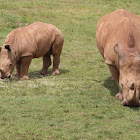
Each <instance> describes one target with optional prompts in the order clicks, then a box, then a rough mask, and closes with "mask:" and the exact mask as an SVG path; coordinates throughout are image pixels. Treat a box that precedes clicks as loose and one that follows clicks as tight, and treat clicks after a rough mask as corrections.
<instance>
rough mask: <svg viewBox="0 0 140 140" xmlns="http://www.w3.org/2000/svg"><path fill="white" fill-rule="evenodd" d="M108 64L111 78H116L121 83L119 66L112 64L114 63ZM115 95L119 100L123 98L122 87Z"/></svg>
mask: <svg viewBox="0 0 140 140" xmlns="http://www.w3.org/2000/svg"><path fill="white" fill-rule="evenodd" d="M108 66H109V69H110V72H111V74H112V77H111V79H113V80H116V82H117V83H118V85H119V71H118V70H117V68H116V67H115V66H112V65H108ZM115 97H116V98H117V99H119V100H123V95H122V90H121V89H120V90H119V93H117V94H116V96H115Z"/></svg>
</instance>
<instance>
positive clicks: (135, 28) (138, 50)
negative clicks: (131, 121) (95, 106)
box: [96, 9, 140, 106]
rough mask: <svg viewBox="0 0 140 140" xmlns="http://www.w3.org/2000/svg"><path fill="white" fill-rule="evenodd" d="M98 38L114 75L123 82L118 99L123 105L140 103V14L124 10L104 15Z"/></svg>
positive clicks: (98, 44) (137, 104)
mask: <svg viewBox="0 0 140 140" xmlns="http://www.w3.org/2000/svg"><path fill="white" fill-rule="evenodd" d="M96 41H97V46H98V48H99V51H100V53H101V55H102V57H103V58H104V59H105V63H106V64H108V66H109V69H110V72H111V74H112V78H113V79H115V80H116V81H117V83H118V84H119V88H120V90H119V93H118V94H117V95H116V98H119V99H120V100H121V99H122V100H123V103H122V104H123V105H126V106H139V104H140V103H139V97H140V16H137V15H135V14H132V13H130V12H127V11H125V10H123V9H120V10H116V11H115V12H113V13H110V14H108V15H106V16H104V17H102V18H101V19H100V20H99V22H98V26H97V32H96Z"/></svg>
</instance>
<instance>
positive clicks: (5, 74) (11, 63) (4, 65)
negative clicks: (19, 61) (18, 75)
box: [0, 45, 16, 79]
mask: <svg viewBox="0 0 140 140" xmlns="http://www.w3.org/2000/svg"><path fill="white" fill-rule="evenodd" d="M15 64H16V61H15V55H14V53H13V52H12V50H11V47H10V45H4V46H3V47H1V48H0V72H1V78H2V79H3V78H10V77H11V74H12V72H13V70H14V67H15Z"/></svg>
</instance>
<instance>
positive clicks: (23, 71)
mask: <svg viewBox="0 0 140 140" xmlns="http://www.w3.org/2000/svg"><path fill="white" fill-rule="evenodd" d="M31 61H32V56H26V57H23V58H21V67H20V80H28V79H29V77H28V69H29V65H30V63H31Z"/></svg>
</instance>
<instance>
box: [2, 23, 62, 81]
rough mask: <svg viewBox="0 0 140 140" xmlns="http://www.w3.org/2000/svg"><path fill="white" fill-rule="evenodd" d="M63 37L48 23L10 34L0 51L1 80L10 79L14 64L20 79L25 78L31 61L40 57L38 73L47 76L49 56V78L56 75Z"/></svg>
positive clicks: (35, 24)
mask: <svg viewBox="0 0 140 140" xmlns="http://www.w3.org/2000/svg"><path fill="white" fill-rule="evenodd" d="M63 41H64V39H63V35H62V33H61V31H60V30H59V29H57V28H56V27H55V26H53V25H51V24H46V23H42V22H36V23H33V24H31V25H29V26H26V27H20V28H17V29H15V30H13V31H12V32H10V33H9V34H8V35H7V37H6V40H5V43H4V46H3V47H1V48H0V59H1V62H0V72H1V78H10V77H11V74H12V72H13V70H14V67H15V65H16V69H17V73H16V76H18V77H19V78H20V79H23V80H24V79H29V77H28V69H29V65H30V63H31V60H32V58H38V57H41V56H43V68H42V70H41V74H43V75H45V74H47V70H48V68H49V66H50V65H51V55H53V70H52V72H51V74H52V75H55V74H60V72H59V70H58V67H59V63H60V54H61V51H62V46H63Z"/></svg>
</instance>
